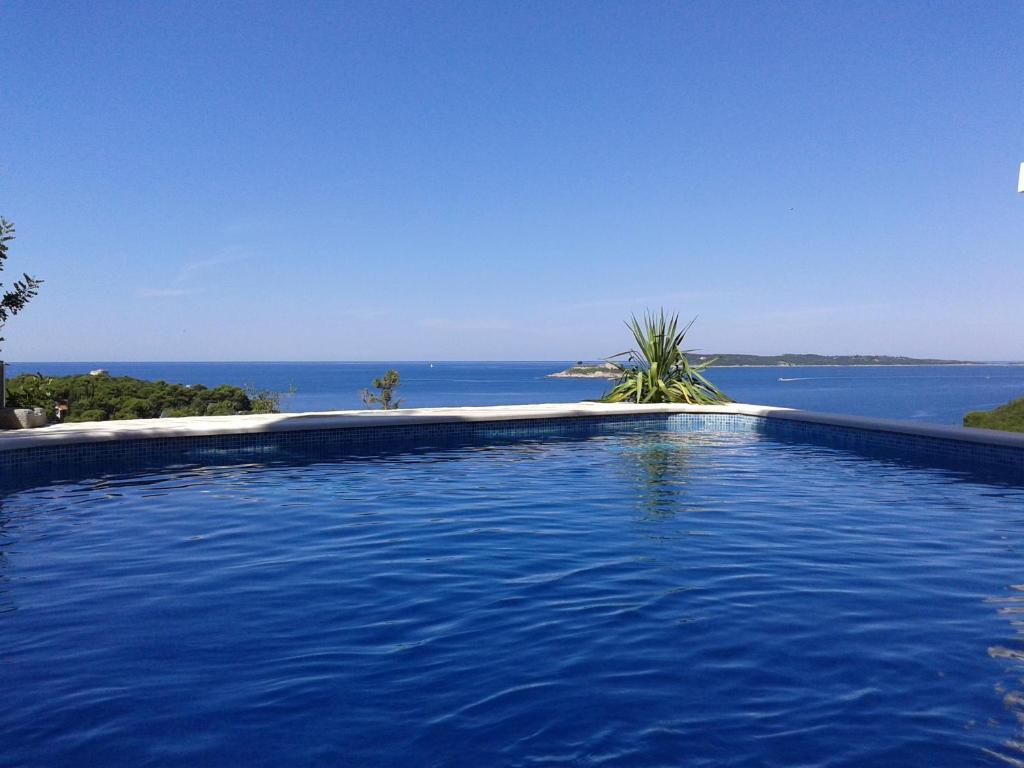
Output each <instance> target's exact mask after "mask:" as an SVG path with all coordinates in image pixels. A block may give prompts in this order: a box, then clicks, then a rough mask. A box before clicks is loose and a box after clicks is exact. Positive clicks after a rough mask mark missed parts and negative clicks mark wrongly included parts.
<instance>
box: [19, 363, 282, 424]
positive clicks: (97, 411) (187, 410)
mask: <svg viewBox="0 0 1024 768" xmlns="http://www.w3.org/2000/svg"><path fill="white" fill-rule="evenodd" d="M252 394H253V397H252V399H250V396H249V394H247V392H246V390H245V389H242V388H241V387H235V386H231V385H229V384H223V385H221V386H219V387H213V388H210V387H204V386H202V385H196V386H192V387H189V386H185V385H183V384H168V383H167V382H166V381H144V380H142V379H134V378H131V377H130V376H108V375H105V374H104V375H98V376H92V375H80V376H62V377H46V376H43V375H42V374H38V373H35V374H32V373H25V374H21V375H20V376H15V377H14V378H13V379H11V380H10V381H8V382H7V403H8V405H9V406H11V407H14V408H42V409H43V410H44V411H45V412H46V414H47V416H48V418H49V419H50V420H51V421H52V420H54V419H55V414H54V410H55V404H56V403H67V405H68V414H67V420H68V421H103V420H106V419H110V418H113V419H152V418H158V417H161V416H164V417H167V416H221V415H233V414H236V413H276V412H277V410H278V407H279V404H280V395H279V394H277V393H276V392H268V391H261V392H255V391H254V390H253V391H252Z"/></svg>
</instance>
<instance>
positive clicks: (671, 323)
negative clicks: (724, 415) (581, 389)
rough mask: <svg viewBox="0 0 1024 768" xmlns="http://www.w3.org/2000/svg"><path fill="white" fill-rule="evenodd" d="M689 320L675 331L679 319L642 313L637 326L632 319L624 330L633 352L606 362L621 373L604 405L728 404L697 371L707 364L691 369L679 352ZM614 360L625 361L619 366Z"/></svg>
mask: <svg viewBox="0 0 1024 768" xmlns="http://www.w3.org/2000/svg"><path fill="white" fill-rule="evenodd" d="M692 325H693V320H691V321H690V322H689V323H687V324H686V326H685V327H684V328H683V329H682V330H680V329H679V315H672V316H668V315H666V314H665V310H661V311H660V312H659V313H658V314H657V315H654V314H651V313H646V314H645V315H644V317H643V321H642V322H641V321H640V320H638V319H637V318H636V317H633V318H632V319H631V321H630V322H628V323H626V326H627V327H628V328H629V330H630V331H631V332H632V333H633V338H634V340H635V341H636V348H635V349H632V350H630V351H629V352H622V353H621V354H618V355H614V356H613V357H611V358H609V359H608V362H610V363H612V364H613V365H614V366H616V367H617V368H618V369H619V371H620V372H621V378H620V379H619V382H618V383H617V384H616V385H615V386H614V387H613V388H612V390H611V391H610V392H609V393H608V394H606V395H605V396H604V397H603V398H601V401H602V402H605V403H623V402H633V403H695V404H702V405H708V404H711V403H729V402H732V401H731V400H730V399H729V398H728V397H726V396H725V395H724V394H722V392H721V391H720V390H719V389H718V388H717V387H715V385H714V384H712V383H711V382H710V381H708V380H707V379H706V378H704V376H703V374H702V373H701V371H703V370H704V369H705V368H707V367H708V366H709V365H711V364H712V363H713V362H714V360H709V361H707V362H704V363H700V364H699V365H691V364H690V361H689V360H688V359H687V354H688V353H689V352H691V351H692V350H684V349H683V348H682V343H683V340H684V339H685V338H686V333H687V331H689V330H690V326H692ZM616 358H625V362H619V361H618V360H617V359H616Z"/></svg>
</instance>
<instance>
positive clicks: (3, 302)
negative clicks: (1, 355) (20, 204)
mask: <svg viewBox="0 0 1024 768" xmlns="http://www.w3.org/2000/svg"><path fill="white" fill-rule="evenodd" d="M13 239H14V224H13V223H12V222H10V221H8V220H7V219H5V218H3V217H2V216H0V272H2V271H3V269H4V266H5V264H4V262H5V261H7V244H8V243H9V242H11V240H13ZM42 282H43V281H42V280H37V279H36V278H34V277H29V276H28V275H26V274H22V276H21V280H15V281H14V285H12V286H11V290H9V291H4V293H3V298H2V299H0V328H3V327H4V325H5V324H6V323H7V320H8V318H11V317H14V316H15V315H16V314H18V313H19V312H21V310H23V309H24V308H25V305H26V304H28V303H29V301H30V300H31V299H32V298H33V297H34V296H35V295H36V294H37V293H38V292H39V286H40V284H41V283H42ZM2 288H3V283H0V289H2ZM3 340H4V338H3V336H0V342H2V341H3Z"/></svg>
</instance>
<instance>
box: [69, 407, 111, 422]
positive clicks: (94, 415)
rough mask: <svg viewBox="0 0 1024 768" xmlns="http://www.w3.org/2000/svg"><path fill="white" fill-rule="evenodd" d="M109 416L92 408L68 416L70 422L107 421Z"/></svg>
mask: <svg viewBox="0 0 1024 768" xmlns="http://www.w3.org/2000/svg"><path fill="white" fill-rule="evenodd" d="M106 420H107V414H105V413H104V412H103V411H101V410H99V409H98V408H90V409H89V410H87V411H82V412H81V413H75V414H71V415H70V416H68V421H106Z"/></svg>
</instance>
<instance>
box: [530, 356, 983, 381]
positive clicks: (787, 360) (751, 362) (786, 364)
mask: <svg viewBox="0 0 1024 768" xmlns="http://www.w3.org/2000/svg"><path fill="white" fill-rule="evenodd" d="M691 359H692V360H693V362H695V363H702V362H704V361H706V360H711V359H714V360H715V363H714V365H713V366H711V367H712V368H798V367H801V366H814V365H817V366H870V365H985V363H979V362H976V361H972V360H935V359H931V358H919V357H902V356H892V355H788V354H787V355H692V356H691ZM618 377H619V373H618V369H617V368H616V367H615V366H614V365H612V364H611V363H607V362H584V361H582V360H579V361H577V362H576V364H575V365H571V366H569V367H568V368H566V369H565V370H564V371H559V372H558V373H549V374H548V378H551V379H617V378H618Z"/></svg>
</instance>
